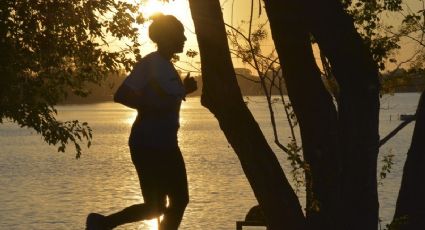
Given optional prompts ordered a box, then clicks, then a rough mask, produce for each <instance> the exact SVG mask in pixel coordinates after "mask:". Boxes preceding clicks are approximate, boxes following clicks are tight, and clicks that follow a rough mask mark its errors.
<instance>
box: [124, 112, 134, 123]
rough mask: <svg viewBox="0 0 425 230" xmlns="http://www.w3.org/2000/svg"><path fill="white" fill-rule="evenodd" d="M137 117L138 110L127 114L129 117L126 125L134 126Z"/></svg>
mask: <svg viewBox="0 0 425 230" xmlns="http://www.w3.org/2000/svg"><path fill="white" fill-rule="evenodd" d="M136 117H137V111H136V110H132V111H131V112H128V113H127V117H126V118H125V123H126V124H129V125H131V124H133V122H134V120H135V119H136Z"/></svg>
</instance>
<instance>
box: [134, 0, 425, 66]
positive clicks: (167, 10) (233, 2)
mask: <svg viewBox="0 0 425 230" xmlns="http://www.w3.org/2000/svg"><path fill="white" fill-rule="evenodd" d="M128 1H134V0H128ZM220 2H221V5H222V8H223V16H224V20H225V22H226V23H227V24H232V25H233V26H235V27H238V26H241V25H243V24H242V21H243V20H245V21H247V20H248V19H249V15H250V3H251V1H249V0H221V1H220ZM405 2H407V3H408V6H409V7H410V8H411V9H412V10H413V11H417V9H419V8H420V7H421V6H422V5H421V4H422V2H421V1H420V0H407V1H405ZM142 3H143V4H144V6H142V7H141V11H142V13H143V15H145V16H149V15H150V14H152V13H154V12H155V11H161V12H163V13H164V14H172V15H175V16H176V17H177V18H178V19H179V20H180V21H182V23H183V24H184V26H185V30H186V32H185V35H186V37H187V39H188V40H187V42H186V45H185V51H187V50H189V49H192V50H196V51H198V47H197V42H196V36H195V34H194V26H193V22H192V17H191V15H190V10H189V3H188V0H174V1H173V0H170V1H169V3H163V2H162V1H160V0H142ZM258 3H259V1H254V21H255V22H264V21H266V13H265V11H264V10H263V11H262V13H261V15H259V12H260V11H259V6H258ZM404 7H405V9H407V8H408V7H407V4H405V6H404ZM401 18H402V16H401V15H400V14H388V15H386V19H385V21H386V22H388V23H389V24H398V23H399V21H400V20H401ZM148 25H149V24H146V25H144V26H143V27H142V29H141V34H140V40H141V42H142V44H143V47H142V49H141V50H142V54H147V53H150V52H152V51H154V50H155V49H156V48H155V44H153V43H152V42H151V41H150V40H149V38H148V35H147V30H146V28H147V27H148ZM401 44H402V45H403V46H404V47H403V49H401V50H400V51H398V54H397V57H398V59H400V60H405V59H407V58H409V57H410V55H411V54H412V53H413V52H414V50H415V49H417V48H416V46H415V45H414V43H412V42H411V41H408V40H405V41H403V42H402V43H401ZM262 48H263V50H265V51H267V52H270V51H271V50H272V49H273V42H272V41H271V39H268V41H266V42H264V45H263V47H262ZM180 57H181V59H182V60H184V61H186V62H190V63H191V64H192V65H195V66H198V67H199V57H198V58H196V59H195V60H194V59H187V58H186V56H185V55H184V53H183V54H181V55H180ZM177 66H178V67H183V69H188V70H192V71H193V70H195V69H194V68H192V67H190V65H187V64H185V63H178V64H177ZM234 66H235V67H248V66H247V65H244V64H243V63H241V62H240V61H238V60H234Z"/></svg>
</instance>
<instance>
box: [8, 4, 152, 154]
mask: <svg viewBox="0 0 425 230" xmlns="http://www.w3.org/2000/svg"><path fill="white" fill-rule="evenodd" d="M138 8H139V6H138V5H134V4H130V3H128V2H126V1H115V0H103V1H86V0H54V1H26V0H18V1H11V0H4V1H2V2H1V3H0V53H1V56H0V76H2V77H1V78H0V108H1V109H0V122H2V121H3V118H6V119H10V120H12V121H14V122H16V123H18V124H19V125H21V126H24V127H30V128H33V129H34V130H36V131H37V133H39V134H41V135H42V136H43V138H44V140H45V141H46V142H47V143H48V144H53V145H59V148H58V151H60V152H63V151H65V146H66V144H67V143H73V144H74V145H75V148H76V152H77V157H79V156H80V155H81V147H80V144H79V143H81V142H84V141H87V142H88V144H87V145H88V146H90V145H91V142H90V141H91V138H92V134H91V129H90V127H89V126H88V124H86V123H83V124H81V123H80V122H78V121H69V122H58V121H56V119H55V115H56V112H55V110H54V106H55V105H56V104H57V103H60V102H61V101H63V100H64V99H65V98H66V97H67V96H68V92H72V93H73V94H76V95H79V96H87V95H88V94H89V91H87V89H86V85H87V83H95V84H101V83H102V82H103V81H104V80H105V78H106V76H107V75H108V74H110V73H114V72H118V71H119V70H121V69H123V68H124V69H127V70H129V69H130V68H131V66H132V65H133V63H134V62H135V59H137V58H139V57H140V50H138V49H139V45H140V44H139V43H138V36H139V34H138V30H137V28H136V27H135V25H136V24H137V23H142V22H144V19H143V17H142V16H141V15H140V14H139V13H138ZM112 45H113V46H114V47H118V49H117V48H114V49H112V48H110V47H112ZM136 50H137V51H136ZM134 51H135V52H134Z"/></svg>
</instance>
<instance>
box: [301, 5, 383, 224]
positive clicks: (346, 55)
mask: <svg viewBox="0 0 425 230" xmlns="http://www.w3.org/2000/svg"><path fill="white" fill-rule="evenodd" d="M304 5H305V9H306V11H305V12H306V13H305V14H304V16H305V17H306V18H307V19H308V22H307V23H308V25H309V26H308V27H309V30H310V31H311V32H312V34H313V36H314V37H315V39H316V40H317V42H318V44H319V47H320V49H321V51H323V52H324V54H325V55H326V57H327V58H328V59H329V61H330V64H331V66H332V71H333V74H334V76H335V77H336V80H337V82H338V84H339V87H340V97H339V104H338V113H339V114H338V120H339V121H338V122H339V152H340V153H341V155H342V156H341V157H342V170H343V171H342V181H341V183H342V184H341V195H342V202H341V211H340V212H339V213H340V217H339V218H338V219H339V220H340V221H341V222H340V226H339V229H362V230H376V229H377V228H378V193H377V180H376V168H377V156H378V148H379V147H378V146H379V134H378V124H379V81H378V68H377V65H376V63H375V62H374V61H373V59H372V55H371V53H370V51H369V49H368V47H366V45H365V44H364V43H363V40H362V39H361V37H360V35H359V34H358V32H357V31H356V29H355V27H354V23H353V20H352V18H351V17H350V16H349V15H348V14H347V13H346V12H345V11H344V10H343V7H342V5H341V3H340V1H339V0H321V1H317V0H309V1H304Z"/></svg>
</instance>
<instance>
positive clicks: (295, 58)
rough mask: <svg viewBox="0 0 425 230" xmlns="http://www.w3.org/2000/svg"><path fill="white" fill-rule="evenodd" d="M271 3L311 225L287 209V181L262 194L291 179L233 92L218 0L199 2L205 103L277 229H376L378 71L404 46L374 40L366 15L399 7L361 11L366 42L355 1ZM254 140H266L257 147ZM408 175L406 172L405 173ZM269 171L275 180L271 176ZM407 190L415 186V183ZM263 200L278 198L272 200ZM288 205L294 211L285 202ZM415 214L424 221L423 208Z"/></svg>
mask: <svg viewBox="0 0 425 230" xmlns="http://www.w3.org/2000/svg"><path fill="white" fill-rule="evenodd" d="M264 2H265V8H266V12H267V15H268V18H269V21H270V27H271V31H272V36H273V40H274V42H275V45H276V50H277V52H278V55H279V60H280V64H281V65H282V71H283V76H284V79H285V82H286V86H287V89H288V95H289V97H290V100H291V104H292V106H293V109H294V111H295V113H296V115H297V119H298V121H299V124H300V131H301V137H302V141H303V153H304V159H305V161H306V163H307V166H308V167H306V168H307V169H308V170H307V171H306V184H307V209H306V217H305V218H304V217H303V216H302V214H301V217H300V214H299V209H298V205H295V207H296V208H295V209H293V211H294V213H292V214H291V213H290V210H288V209H287V208H288V207H290V206H288V205H287V202H288V201H290V203H292V204H297V201H293V199H294V198H293V195H292V193H291V192H290V193H288V192H287V189H288V188H287V186H288V185H286V180H284V181H283V182H281V183H285V184H284V185H283V188H284V190H285V193H280V194H277V193H279V192H277V190H278V189H275V191H276V192H277V193H276V194H275V193H270V192H269V193H267V192H266V191H265V190H264V189H265V188H267V186H269V184H273V183H274V182H275V181H278V178H281V177H283V175H282V174H281V172H280V171H279V170H278V169H277V168H276V169H275V167H276V166H275V165H276V164H275V162H274V161H275V159H273V157H267V156H265V153H267V154H272V153H270V150H269V147H268V146H267V145H263V144H261V143H262V142H263V139H264V137H263V136H262V134H261V133H260V132H259V130H257V129H256V127H257V125H256V123H255V122H253V121H252V120H251V119H252V118H251V115H250V113H249V111H248V110H246V107H245V105H244V104H242V103H241V102H242V99H241V98H240V94H239V92H235V91H238V87H237V85H236V81H235V80H234V78H235V74H234V71H233V68H232V65H231V61H230V57H229V52H228V49H229V48H228V45H227V43H226V39H225V37H224V25H222V24H224V22H223V19H222V15H221V11H220V7H219V3H218V1H203V2H199V1H194V0H192V1H190V6H191V11H192V16H193V19H194V22H195V29H196V33H197V36H198V43H199V47H200V53H201V61H202V74H203V81H204V86H203V95H202V104H203V105H204V106H206V107H207V108H208V109H210V111H211V112H212V113H213V114H214V115H215V116H216V117H217V119H218V121H219V123H220V127H221V129H222V130H223V132H224V133H225V135H226V137H227V138H228V141H229V142H230V144H231V145H232V147H233V148H234V149H235V152H236V154H237V155H238V157H239V159H240V161H241V164H242V167H243V169H244V172H245V173H246V175H247V178H248V180H249V182H250V184H251V186H252V188H253V190H254V193H255V196H256V198H257V199H258V201H259V203H260V205H261V207H262V209H263V211H264V213H265V216H266V221H267V224H268V226H269V228H270V229H378V221H379V217H378V197H377V179H376V172H377V157H378V149H379V135H378V124H379V122H378V115H379V81H378V74H379V73H378V69H379V68H378V67H381V68H383V67H382V66H383V63H384V61H383V60H384V59H385V58H388V53H387V51H389V50H390V49H394V48H397V46H396V45H395V44H396V43H395V42H396V41H397V39H395V40H385V39H384V38H379V39H376V40H373V39H372V37H373V36H374V35H375V34H374V32H373V30H374V29H376V28H377V27H376V25H375V24H376V23H377V21H379V19H377V18H376V17H374V16H373V15H372V16H373V17H372V19H371V22H366V21H365V18H366V17H365V16H367V14H372V13H371V12H375V11H373V10H372V9H377V10H376V11H377V12H380V11H382V10H383V9H388V10H397V9H399V8H398V6H399V4H400V2H399V1H387V2H385V3H379V4H378V5H376V4H375V5H373V4H372V3H369V2H368V1H359V2H360V4H363V5H358V6H359V7H360V8H361V9H362V12H361V13H359V17H358V18H355V20H356V22H357V21H360V22H363V23H370V25H369V27H367V30H365V31H363V32H364V34H362V35H360V34H359V33H358V32H357V30H356V28H355V26H354V20H353V18H352V17H351V16H350V15H349V14H348V13H347V10H346V9H344V7H347V5H349V4H351V2H348V1H345V2H344V1H343V2H342V3H344V4H345V5H343V4H342V3H341V2H340V1H337V0H323V1H301V2H300V1H292V0H285V1H278V0H265V1H264ZM374 7H375V8H374ZM361 15H363V16H361ZM374 23H375V24H374ZM232 29H235V28H232ZM311 37H314V40H315V42H317V44H318V45H319V48H320V50H321V52H322V54H323V57H322V58H323V60H326V61H327V62H328V63H329V66H328V67H329V71H331V74H332V75H333V76H334V77H335V79H336V82H337V84H338V97H337V99H338V101H337V104H338V107H337V108H338V109H337V108H336V107H335V105H334V104H333V101H332V97H331V95H330V94H329V93H328V91H327V90H326V88H325V86H324V84H323V82H322V80H321V78H320V77H321V72H320V70H319V68H318V67H317V65H316V63H315V60H314V57H313V53H312V48H311ZM248 40H249V39H248ZM231 41H232V40H231ZM232 42H233V43H234V41H232ZM371 50H372V51H373V53H372V52H371ZM384 51H385V52H384ZM241 55H242V56H241V57H242V58H245V60H248V59H249V58H250V57H248V56H249V52H246V53H245V54H241ZM247 55H248V56H247ZM378 63H379V66H378ZM235 115H236V117H237V118H236V117H234V116H235ZM254 137H255V138H258V139H256V140H258V141H255V142H254V141H253V140H254V139H253V138H254ZM253 143H255V144H253ZM258 155H259V156H258ZM412 155H413V154H412ZM265 160H266V161H269V167H268V169H264V167H266V166H264V164H265V165H267V164H268V163H266V162H264V161H265ZM254 164H255V165H256V166H254ZM406 168H408V166H407V165H406V167H405V171H406ZM254 169H255V170H254ZM263 170H266V171H267V172H264V171H263ZM415 172H417V170H416V171H415ZM265 173H271V174H267V178H266V179H265ZM268 176H270V177H268ZM410 178H414V177H410ZM264 179H265V180H266V181H262V182H260V180H264ZM403 180H404V181H406V179H403ZM413 180H414V181H416V178H414V179H413ZM404 184H407V182H406V183H404ZM262 186H264V187H262ZM404 187H409V189H408V190H411V189H412V186H404ZM265 194H268V195H271V196H274V195H273V194H275V195H276V196H274V197H273V198H274V199H266V198H265V197H264V196H265ZM288 194H290V196H288ZM282 196H285V198H282ZM285 199H286V201H285V202H286V204H283V203H280V202H281V201H284V200H285ZM399 200H400V198H399ZM399 203H400V202H399ZM404 203H406V201H405V202H404ZM399 206H400V207H401V205H399ZM292 207H294V206H292ZM276 212H277V213H276ZM416 214H418V215H417V216H420V215H422V214H420V213H419V212H417V211H416ZM415 227H416V228H417V227H418V225H415ZM410 229H414V228H410Z"/></svg>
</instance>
